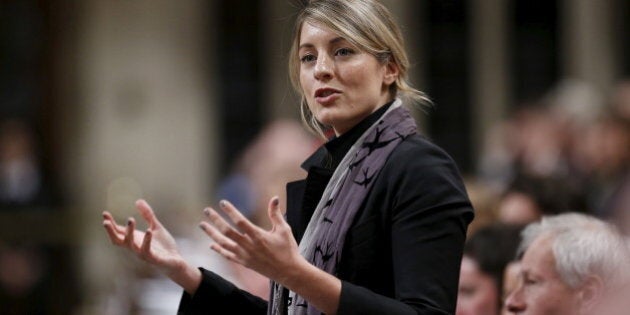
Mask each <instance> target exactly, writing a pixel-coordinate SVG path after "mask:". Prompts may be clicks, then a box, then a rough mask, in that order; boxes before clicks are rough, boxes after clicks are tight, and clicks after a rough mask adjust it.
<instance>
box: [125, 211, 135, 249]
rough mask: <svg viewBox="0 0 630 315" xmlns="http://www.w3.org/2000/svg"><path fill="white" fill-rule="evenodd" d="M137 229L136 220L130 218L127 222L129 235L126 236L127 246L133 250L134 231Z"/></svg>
mask: <svg viewBox="0 0 630 315" xmlns="http://www.w3.org/2000/svg"><path fill="white" fill-rule="evenodd" d="M135 229H136V220H134V218H129V219H128V220H127V233H126V234H125V244H126V245H127V246H129V248H131V249H135V243H134V231H135Z"/></svg>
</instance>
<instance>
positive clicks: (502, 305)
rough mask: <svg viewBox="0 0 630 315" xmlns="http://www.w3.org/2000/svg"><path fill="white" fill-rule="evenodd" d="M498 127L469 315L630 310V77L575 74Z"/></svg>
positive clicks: (467, 275)
mask: <svg viewBox="0 0 630 315" xmlns="http://www.w3.org/2000/svg"><path fill="white" fill-rule="evenodd" d="M490 130H491V131H490V133H489V134H488V135H487V137H486V147H485V148H484V151H483V152H482V154H481V156H480V157H479V161H480V167H479V171H478V174H477V176H476V177H475V178H472V179H470V180H469V183H468V189H469V194H470V197H471V199H472V201H473V204H474V205H475V211H476V219H475V221H474V222H473V224H472V225H471V227H470V229H469V237H468V240H467V243H466V247H465V250H464V257H463V260H462V266H461V273H460V289H459V296H458V305H457V315H495V314H606V315H616V314H626V313H627V310H628V308H629V307H630V305H629V304H628V300H627V296H629V294H630V277H629V276H630V256H629V255H628V253H629V252H630V251H629V249H630V169H629V167H628V166H629V165H630V164H629V163H628V162H629V159H630V81H624V82H621V83H619V84H618V85H617V86H616V87H615V89H614V90H613V92H612V94H611V95H610V96H609V97H601V96H599V95H597V94H596V93H595V92H594V91H593V90H592V89H591V88H589V86H587V85H584V84H580V83H578V82H565V83H563V84H561V85H560V86H559V87H557V88H556V89H555V90H554V91H553V92H552V93H550V94H549V95H548V96H546V97H545V98H544V99H542V100H539V101H538V102H536V103H532V104H524V105H522V106H520V107H518V108H516V109H515V110H514V111H513V112H512V113H511V114H510V115H509V116H508V117H507V118H506V119H505V120H504V121H501V122H498V123H497V124H496V125H495V126H493V127H492V128H491V129H490Z"/></svg>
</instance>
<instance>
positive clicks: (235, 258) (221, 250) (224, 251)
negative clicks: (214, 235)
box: [210, 243, 245, 265]
mask: <svg viewBox="0 0 630 315" xmlns="http://www.w3.org/2000/svg"><path fill="white" fill-rule="evenodd" d="M210 249H212V250H213V251H215V252H217V253H218V254H219V255H221V256H223V257H225V258H227V259H228V260H231V261H233V262H235V263H238V264H241V265H245V262H244V261H243V260H241V259H239V258H238V256H237V255H236V254H234V253H233V252H231V251H229V250H227V249H225V248H223V247H222V246H221V245H219V244H216V243H214V244H212V245H210Z"/></svg>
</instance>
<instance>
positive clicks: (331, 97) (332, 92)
mask: <svg viewBox="0 0 630 315" xmlns="http://www.w3.org/2000/svg"><path fill="white" fill-rule="evenodd" d="M340 94H341V91H339V90H337V89H333V88H321V89H317V90H315V101H317V102H318V103H320V104H322V105H324V106H325V105H328V104H331V103H332V102H334V101H335V100H336V99H337V98H338V97H339V95H340Z"/></svg>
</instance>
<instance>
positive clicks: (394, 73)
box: [383, 60, 399, 85]
mask: <svg viewBox="0 0 630 315" xmlns="http://www.w3.org/2000/svg"><path fill="white" fill-rule="evenodd" d="M398 74H399V70H398V65H397V64H396V63H395V62H392V61H391V60H390V61H389V62H387V65H386V66H385V77H384V78H383V82H384V83H385V84H386V85H390V84H392V83H394V82H396V79H398Z"/></svg>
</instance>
